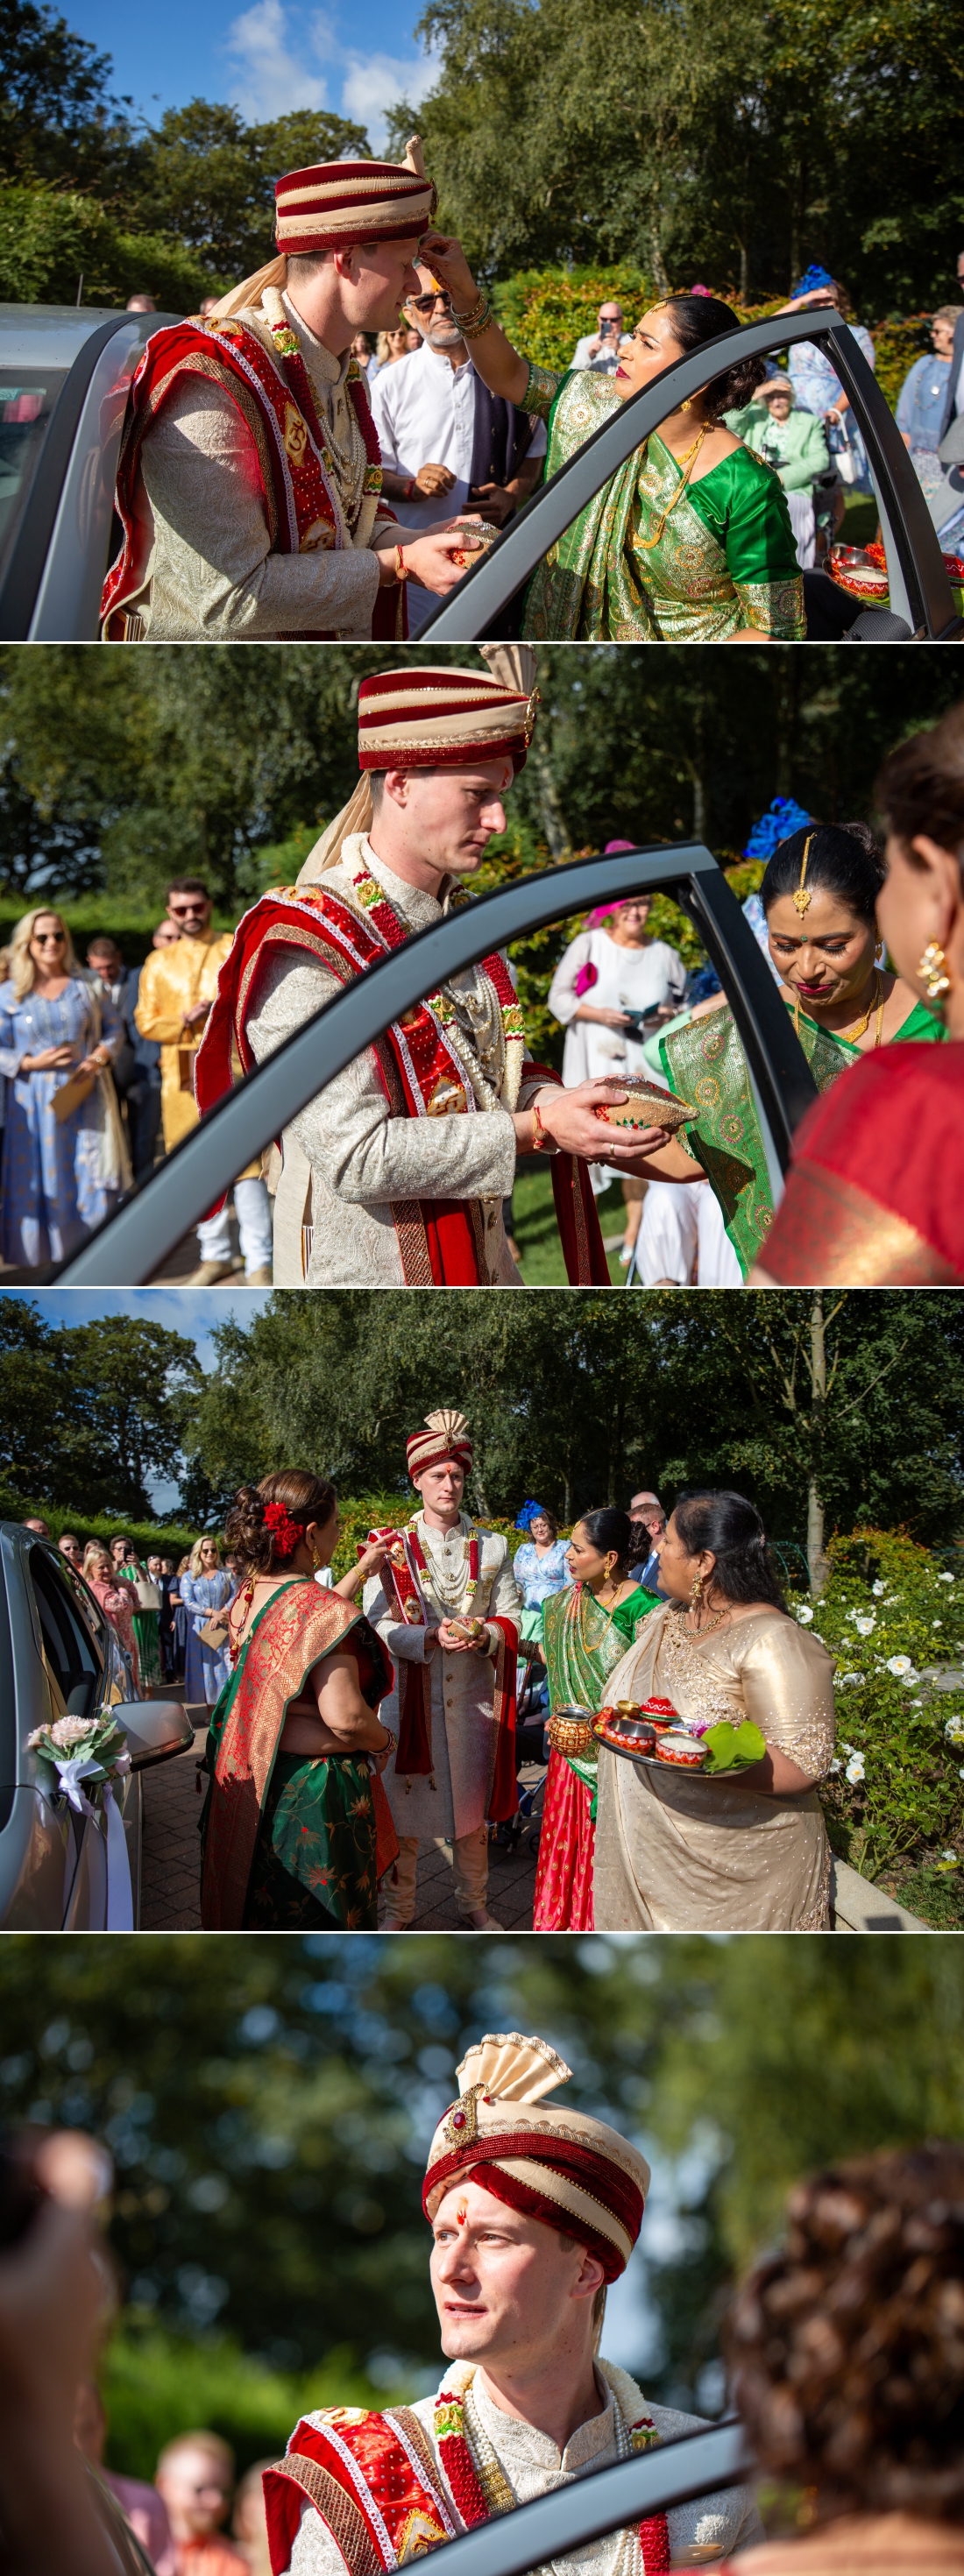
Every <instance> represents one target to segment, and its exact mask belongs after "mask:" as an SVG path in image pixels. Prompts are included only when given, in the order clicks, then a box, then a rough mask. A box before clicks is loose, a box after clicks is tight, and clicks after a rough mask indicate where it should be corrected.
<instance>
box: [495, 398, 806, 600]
mask: <svg viewBox="0 0 964 2576" xmlns="http://www.w3.org/2000/svg"><path fill="white" fill-rule="evenodd" d="M618 403H619V395H618V393H617V392H616V390H615V387H614V386H613V385H612V383H611V382H610V381H609V379H608V378H604V377H602V376H596V375H593V374H592V373H591V372H590V371H589V370H587V369H584V368H578V369H571V370H570V371H569V373H568V374H567V375H564V376H558V375H555V374H553V373H552V372H551V370H550V369H549V368H547V367H536V366H531V367H530V369H529V382H528V385H527V387H526V391H525V394H524V396H523V399H522V403H521V405H520V409H522V410H523V411H529V412H534V413H537V414H538V416H539V417H540V419H543V420H546V421H547V422H548V425H549V449H548V454H547V457H546V480H547V481H549V480H550V479H551V477H552V475H554V474H557V473H558V471H559V468H560V466H562V465H565V464H567V463H568V460H569V458H570V457H571V456H574V455H575V453H576V450H577V448H580V447H584V446H585V443H586V440H587V438H591V437H592V434H593V431H594V430H597V429H598V428H599V427H600V426H601V423H602V422H603V421H604V420H605V418H606V416H607V414H608V413H609V412H611V411H612V410H613V409H614V408H616V407H617V406H618ZM683 480H684V478H683V475H682V473H681V471H680V468H679V466H678V465H677V463H676V460H675V457H673V456H671V455H670V451H669V449H668V447H665V446H664V444H663V441H662V439H661V438H660V437H659V436H658V435H657V433H656V432H655V431H654V432H653V435H652V436H651V437H650V438H649V439H648V440H647V442H646V445H645V446H644V447H643V448H640V449H638V450H637V452H636V454H635V455H633V456H630V457H629V458H628V459H627V461H626V464H625V465H622V466H620V469H619V472H618V474H614V475H613V477H612V481H611V482H609V483H606V484H604V485H603V488H602V491H601V492H597V493H596V496H595V499H594V500H592V501H590V502H588V503H587V506H586V508H585V509H584V510H581V511H580V512H579V515H578V517H577V518H575V519H574V520H573V522H572V525H571V527H568V528H567V529H566V530H565V531H564V534H563V535H562V536H561V537H560V538H559V539H558V540H557V542H556V544H555V545H554V546H550V548H549V552H548V554H547V555H546V556H545V557H544V559H543V561H542V563H541V564H539V565H537V568H536V570H535V572H534V573H533V576H532V580H531V581H530V583H529V588H528V592H527V595H526V602H525V608H524V611H523V616H522V633H523V635H524V636H526V637H527V638H530V639H531V641H532V642H533V643H540V644H544V643H604V642H609V643H614V644H649V643H653V644H655V643H668V644H722V643H725V642H726V641H727V639H728V638H729V637H730V636H731V635H738V634H739V633H740V632H741V630H745V629H746V628H747V627H753V628H755V629H756V630H757V631H758V632H759V633H760V634H763V635H772V636H774V637H777V638H780V639H781V640H783V641H785V642H798V641H800V640H801V639H802V638H803V636H804V635H805V632H806V627H805V621H804V611H803V578H802V575H801V572H800V568H799V565H798V563H797V552H796V546H795V543H794V537H793V530H792V528H791V526H790V513H789V511H788V509H787V503H786V497H785V494H784V491H783V487H782V485H781V483H780V479H779V476H778V475H777V474H775V473H772V472H771V470H770V468H769V466H766V465H764V464H763V463H762V461H761V459H760V458H759V457H758V456H754V455H752V454H751V452H750V449H749V448H747V447H738V448H736V449H734V451H733V453H732V454H731V455H730V456H725V457H724V458H723V460H722V463H721V464H719V465H714V466H713V468H712V471H711V472H710V473H709V474H704V475H703V476H702V478H701V480H700V481H699V482H698V483H695V484H692V485H690V486H689V487H688V488H687V490H686V492H685V494H684V495H683V497H681V498H679V499H675V501H674V496H675V495H678V494H680V492H681V487H682V484H683ZM654 540H655V542H654Z"/></svg>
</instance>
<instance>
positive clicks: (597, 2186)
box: [422, 2030, 649, 2281]
mask: <svg viewBox="0 0 964 2576" xmlns="http://www.w3.org/2000/svg"><path fill="white" fill-rule="evenodd" d="M569 2074H570V2069H569V2067H568V2066H566V2065H565V2063H564V2061H563V2059H562V2058H561V2057H557V2056H556V2053H555V2050H554V2049H552V2048H549V2047H548V2046H547V2044H546V2041H545V2040H544V2039H524V2038H523V2037H522V2035H521V2033H520V2032H519V2031H515V2030H513V2031H497V2032H495V2033H492V2032H490V2033H489V2035H488V2036H487V2037H486V2038H485V2039H480V2040H479V2041H477V2043H476V2045H475V2047H474V2048H470V2049H469V2052H468V2055H467V2056H466V2057H464V2058H463V2060H462V2064H461V2066H460V2067H459V2069H458V2078H459V2099H458V2101H457V2102H453V2104H452V2106H451V2109H450V2110H448V2111H447V2112H446V2114H445V2118H444V2120H442V2121H441V2123H440V2125H439V2127H438V2128H437V2129H436V2132H435V2136H434V2138H433V2140H432V2144H431V2148H430V2150H429V2159H428V2170H427V2172H426V2176H425V2182H424V2186H423V2190H422V2206H423V2209H424V2211H425V2215H426V2218H428V2219H432V2218H434V2216H435V2212H436V2210H437V2208H438V2206H439V2203H440V2201H441V2200H442V2199H443V2198H444V2195H445V2193H446V2192H447V2191H450V2190H451V2189H452V2186H453V2184H454V2183H455V2182H456V2181H457V2180H458V2179H459V2178H460V2177H461V2179H462V2180H463V2181H465V2180H467V2179H468V2176H469V2175H470V2174H472V2175H474V2177H475V2179H476V2181H478V2182H479V2183H481V2185H482V2188H483V2190H485V2191H491V2192H493V2193H494V2194H495V2197H496V2199H498V2200H504V2201H506V2202H508V2204H509V2206H510V2207H511V2208H512V2209H518V2210H521V2211H523V2212H524V2214H525V2215H526V2216H527V2217H529V2218H541V2219H542V2220H543V2221H544V2222H545V2224H546V2225H547V2226H549V2227H557V2228H559V2229H561V2230H562V2231H563V2233H564V2234H565V2235H567V2236H574V2237H575V2238H576V2239H577V2241H578V2243H579V2244H581V2245H587V2246H588V2247H589V2249H590V2251H591V2252H592V2253H593V2254H595V2255H597V2256H598V2258H599V2261H600V2262H601V2263H602V2266H603V2270H604V2272H605V2275H606V2279H607V2281H615V2280H616V2279H617V2278H618V2276H619V2274H620V2272H624V2271H625V2269H626V2265H627V2263H628V2261H629V2257H630V2255H631V2253H632V2250H633V2246H634V2245H635V2243H636V2239H637V2236H638V2235H639V2230H640V2227H641V2225H642V2217H643V2210H644V2207H645V2202H646V2194H647V2192H648V2190H649V2166H648V2164H647V2163H646V2160H645V2157H644V2156H641V2155H640V2154H639V2153H638V2151H637V2149H636V2148H635V2147H631V2146H630V2145H629V2142H628V2139H626V2138H621V2137H620V2135H619V2132H618V2130H617V2129H610V2128H609V2127H608V2126H607V2123H606V2122H605V2120H593V2119H591V2118H590V2117H589V2116H588V2115H587V2113H585V2112H583V2111H574V2110H571V2109H569V2107H568V2105H566V2104H560V2105H559V2106H558V2107H557V2106H556V2105H555V2104H552V2105H549V2104H546V2103H545V2102H544V2100H543V2096H544V2095H545V2094H546V2093H550V2092H552V2091H554V2090H555V2087H556V2086H557V2085H559V2084H565V2083H567V2082H568V2079H569Z"/></svg>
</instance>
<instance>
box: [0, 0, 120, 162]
mask: <svg viewBox="0 0 964 2576" xmlns="http://www.w3.org/2000/svg"><path fill="white" fill-rule="evenodd" d="M0 58H2V61H3V87H2V91H0V172H2V173H3V174H4V175H5V176H7V177H13V176H16V177H19V178H24V179H34V180H36V179H51V180H55V181H60V182H63V181H64V180H65V179H69V180H70V181H71V182H72V183H73V185H74V186H75V187H84V186H89V185H90V184H91V183H92V182H93V183H94V184H96V183H97V182H100V184H101V185H104V184H105V183H106V184H107V185H108V186H109V185H110V184H112V182H113V181H114V180H116V178H117V176H118V175H119V172H120V171H121V170H123V169H124V168H126V167H127V166H128V164H129V159H130V153H131V145H132V128H131V123H130V116H129V110H130V106H131V102H130V100H129V99H124V100H123V101H118V100H117V99H115V98H112V97H111V95H110V92H109V89H108V82H109V80H110V77H111V72H112V69H113V65H112V63H111V59H110V55H109V54H98V53H97V52H96V51H95V48H94V46H93V45H92V44H90V43H89V42H88V40H87V38H86V37H85V36H77V35H75V34H74V33H73V30H72V29H71V28H70V27H69V26H68V24H67V20H66V18H61V17H59V16H58V15H57V13H56V12H55V11H54V10H53V9H51V8H48V7H47V6H46V5H45V0H39V5H35V0H0Z"/></svg>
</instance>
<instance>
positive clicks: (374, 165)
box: [274, 146, 436, 259]
mask: <svg viewBox="0 0 964 2576" xmlns="http://www.w3.org/2000/svg"><path fill="white" fill-rule="evenodd" d="M409 148H410V150H411V146H410V147H409ZM416 158H417V159H418V160H420V159H421V155H420V154H418V155H416ZM274 194H275V209H276V226H275V229H276V236H277V242H278V249H279V251H284V252H285V253H286V255H287V257H288V258H289V259H293V258H295V257H296V255H300V254H301V253H303V252H305V251H309V252H310V251H322V250H356V249H357V248H358V245H359V243H361V242H383V241H408V240H409V239H411V240H413V241H417V240H418V239H419V238H420V236H421V234H422V233H424V232H427V231H428V227H429V224H430V223H431V220H432V216H433V215H434V212H435V203H436V192H435V189H434V187H433V185H432V181H431V180H430V179H427V178H426V176H425V172H424V170H422V169H420V168H410V167H409V166H408V165H407V164H406V163H404V162H397V161H321V162H318V163H317V164H316V166H315V168H314V169H312V170H289V171H287V172H286V174H285V177H284V178H283V179H279V180H278V182H277V185H276V187H275V192H274Z"/></svg>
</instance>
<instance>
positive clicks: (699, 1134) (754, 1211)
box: [659, 1002, 945, 1278]
mask: <svg viewBox="0 0 964 2576" xmlns="http://www.w3.org/2000/svg"><path fill="white" fill-rule="evenodd" d="M788 1007H789V1005H788ZM944 1036H945V1031H944V1029H943V1028H942V1027H941V1024H940V1021H939V1020H937V1019H935V1017H934V1014H933V1012H932V1011H928V1010H927V1009H926V1007H925V1004H924V1003H923V1002H918V1003H917V1004H916V1005H915V1007H914V1009H913V1010H912V1011H911V1012H910V1013H909V1015H908V1017H907V1019H906V1020H905V1021H904V1024H903V1027H902V1028H899V1029H898V1031H897V1035H896V1037H895V1038H892V1039H891V1041H890V1044H891V1045H892V1046H900V1045H901V1044H902V1043H903V1042H904V1041H906V1040H908V1039H911V1040H912V1039H917V1040H918V1041H921V1042H926V1043H931V1042H932V1041H934V1040H935V1039H937V1040H940V1039H943V1038H944ZM799 1038H800V1044H801V1046H802V1048H803V1052H804V1055H805V1056H806V1059H807V1063H808V1064H809V1067H810V1071H811V1073H812V1075H813V1078H814V1082H815V1083H816V1086H817V1090H818V1091H820V1092H823V1091H829V1089H830V1087H831V1084H832V1083H834V1082H837V1081H838V1080H839V1078H840V1075H841V1074H842V1073H846V1071H847V1068H848V1065H853V1064H861V1063H863V1062H865V1061H867V1059H865V1058H864V1057H863V1056H862V1055H861V1052H860V1048H859V1047H855V1046H852V1045H851V1043H850V1041H849V1039H847V1038H838V1037H834V1036H833V1034H832V1032H831V1031H830V1030H829V1029H821V1028H819V1027H818V1026H817V1023H816V1021H815V1020H809V1019H806V1018H805V1017H804V1016H803V1014H802V1013H801V1016H800V1028H799ZM659 1053H660V1061H661V1064H662V1067H663V1072H664V1073H665V1075H666V1079H667V1082H668V1083H669V1087H670V1090H671V1091H672V1092H675V1094H676V1097H677V1099H678V1100H691V1101H692V1102H693V1103H694V1104H695V1106H696V1107H697V1108H698V1109H699V1118H698V1119H697V1120H695V1121H691V1123H690V1124H689V1126H688V1127H685V1128H682V1129H681V1130H680V1143H681V1144H682V1145H684V1146H685V1147H686V1150H687V1152H688V1153H690V1154H692V1155H693V1158H694V1161H696V1162H698V1163H702V1166H703V1170H704V1172H705V1173H706V1177H707V1180H708V1181H709V1183H710V1187H711V1189H712V1190H713V1191H714V1193H715V1195H716V1197H717V1198H718V1200H719V1203H720V1207H721V1208H722V1211H723V1222H724V1224H725V1226H726V1231H727V1234H728V1235H729V1238H730V1242H731V1243H732V1246H733V1250H734V1252H735V1254H736V1257H737V1260H738V1262H739V1264H740V1268H741V1270H742V1272H743V1275H744V1278H745V1277H746V1274H747V1271H748V1270H749V1269H750V1268H751V1267H752V1264H753V1263H754V1262H755V1261H761V1260H762V1261H763V1263H764V1267H768V1266H769V1264H768V1262H767V1256H766V1253H765V1252H764V1251H763V1250H762V1249H761V1247H762V1246H763V1245H764V1244H765V1242H766V1238H767V1235H768V1234H769V1231H770V1227H771V1226H772V1224H773V1191H772V1189H771V1186H770V1175H769V1172H768V1170H767V1160H766V1154H765V1151H764V1146H763V1136H762V1132H761V1128H760V1121H759V1118H758V1116H757V1108H756V1102H755V1100H754V1097H753V1092H752V1090H751V1087H750V1077H749V1073H748V1071H747V1062H746V1057H745V1055H744V1053H743V1045H742V1040H741V1038H740V1034H739V1031H738V1029H737V1025H736V1021H735V1019H734V1017H733V1013H732V1011H731V1010H730V1008H729V1005H728V1004H727V1005H725V1006H724V1007H723V1008H722V1009H720V1010H718V1011H708V1012H707V1014H706V1017H705V1019H698V1020H691V1021H690V1022H689V1025H688V1027H686V1028H684V1029H672V1030H670V1031H669V1033H668V1034H667V1036H666V1037H664V1038H661V1040H660V1047H659Z"/></svg>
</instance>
